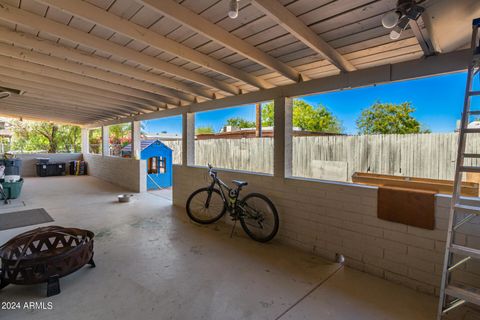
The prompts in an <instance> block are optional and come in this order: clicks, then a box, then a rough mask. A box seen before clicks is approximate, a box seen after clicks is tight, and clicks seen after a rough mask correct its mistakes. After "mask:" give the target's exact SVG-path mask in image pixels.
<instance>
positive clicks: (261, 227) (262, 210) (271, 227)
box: [186, 164, 279, 242]
mask: <svg viewBox="0 0 480 320" xmlns="http://www.w3.org/2000/svg"><path fill="white" fill-rule="evenodd" d="M208 175H209V176H210V177H211V178H212V182H211V183H210V185H209V186H208V187H205V188H201V189H198V190H196V191H194V192H193V193H192V194H191V195H190V197H189V198H188V200H187V206H186V208H187V214H188V216H189V217H190V219H192V220H193V221H195V222H197V223H200V224H210V223H214V222H216V221H218V220H219V219H220V218H222V217H223V216H224V215H225V213H226V212H227V211H228V212H229V214H230V217H231V218H232V220H233V221H234V225H233V228H232V233H231V235H230V236H232V235H233V231H234V228H235V225H236V222H237V220H239V221H240V224H241V225H242V228H243V230H244V231H245V233H246V234H247V235H248V236H249V237H250V238H252V239H253V240H255V241H258V242H267V241H270V240H272V239H273V237H275V235H276V234H277V232H278V227H279V219H278V213H277V209H276V208H275V206H274V204H273V203H272V201H271V200H270V199H269V198H267V197H266V196H264V195H263V194H260V193H250V194H247V195H246V196H245V197H244V198H239V196H240V191H241V190H242V188H243V187H245V186H247V185H248V182H246V181H240V180H233V181H232V182H233V184H235V185H236V188H230V187H229V186H228V185H227V184H225V183H224V182H223V181H222V180H220V178H218V175H217V171H215V170H214V169H213V167H212V166H211V165H210V164H209V165H208Z"/></svg>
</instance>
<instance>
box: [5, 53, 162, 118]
mask: <svg viewBox="0 0 480 320" xmlns="http://www.w3.org/2000/svg"><path fill="white" fill-rule="evenodd" d="M0 61H1V62H0V63H1V64H2V65H4V66H6V67H9V68H11V69H17V70H21V71H25V72H31V73H35V74H38V75H47V76H48V77H51V78H56V79H59V80H62V81H68V82H72V83H77V84H80V85H83V86H87V87H96V88H98V89H102V90H108V91H111V92H115V93H120V94H129V95H132V96H134V97H137V98H144V99H149V100H151V103H150V106H148V107H147V106H146V107H144V108H145V109H150V110H156V109H157V108H164V104H163V103H160V102H155V101H157V100H156V99H157V96H156V95H153V94H149V93H146V92H143V91H139V90H136V89H131V88H128V87H124V86H120V85H116V84H112V83H109V82H105V81H102V80H97V79H92V78H89V77H84V76H80V75H78V74H75V73H71V72H67V71H62V70H58V69H55V68H52V67H48V66H43V65H40V64H36V63H31V62H28V61H23V60H18V59H15V58H11V57H7V56H3V55H2V53H1V51H0Z"/></svg>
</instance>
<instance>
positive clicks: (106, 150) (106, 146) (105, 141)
mask: <svg viewBox="0 0 480 320" xmlns="http://www.w3.org/2000/svg"><path fill="white" fill-rule="evenodd" d="M109 131H110V130H108V126H103V127H102V155H103V156H104V157H106V156H109V155H110V139H109V136H110V134H109Z"/></svg>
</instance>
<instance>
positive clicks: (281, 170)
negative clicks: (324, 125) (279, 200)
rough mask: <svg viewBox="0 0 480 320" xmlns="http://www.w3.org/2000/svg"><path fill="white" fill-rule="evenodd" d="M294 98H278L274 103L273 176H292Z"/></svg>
mask: <svg viewBox="0 0 480 320" xmlns="http://www.w3.org/2000/svg"><path fill="white" fill-rule="evenodd" d="M292 114H293V99H292V98H285V97H281V98H276V99H275V101H274V129H273V137H274V140H273V176H274V177H276V178H284V177H290V176H292V132H293V127H292Z"/></svg>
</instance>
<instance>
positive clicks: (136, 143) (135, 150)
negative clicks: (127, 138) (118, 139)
mask: <svg viewBox="0 0 480 320" xmlns="http://www.w3.org/2000/svg"><path fill="white" fill-rule="evenodd" d="M140 134H141V131H140V121H132V154H131V158H132V159H136V160H139V159H140V152H141V140H140Z"/></svg>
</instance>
